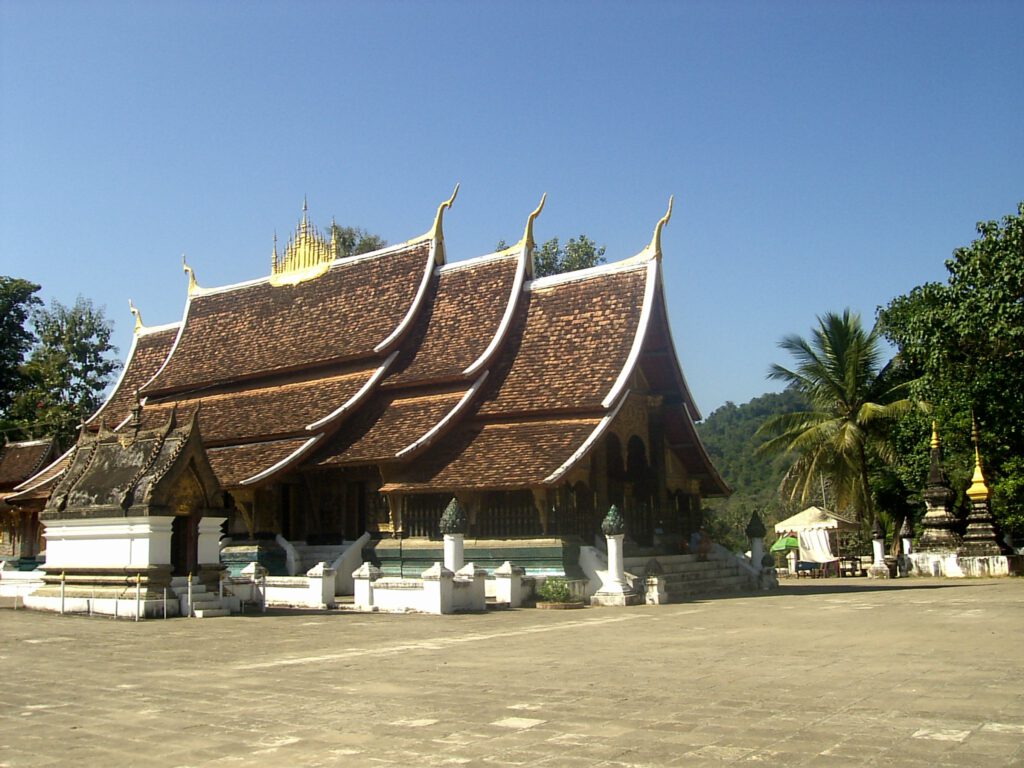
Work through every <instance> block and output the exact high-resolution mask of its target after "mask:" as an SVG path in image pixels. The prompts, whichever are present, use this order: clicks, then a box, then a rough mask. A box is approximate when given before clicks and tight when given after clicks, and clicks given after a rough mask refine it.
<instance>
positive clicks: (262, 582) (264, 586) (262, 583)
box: [260, 571, 267, 613]
mask: <svg viewBox="0 0 1024 768" xmlns="http://www.w3.org/2000/svg"><path fill="white" fill-rule="evenodd" d="M260 586H261V587H262V590H261V592H262V595H261V596H262V599H263V612H264V613H266V612H267V572H266V571H263V576H262V578H260Z"/></svg>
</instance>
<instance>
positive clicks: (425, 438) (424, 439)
mask: <svg viewBox="0 0 1024 768" xmlns="http://www.w3.org/2000/svg"><path fill="white" fill-rule="evenodd" d="M489 373H490V371H484V372H483V374H482V375H481V376H480V378H479V379H477V380H476V381H475V382H473V386H471V387H470V388H469V390H468V391H467V392H466V394H464V395H463V396H462V397H461V398H460V399H459V402H457V403H456V404H455V406H454V407H453V408H452V409H451V410H450V411H448V413H446V414H445V415H444V418H442V419H441V420H440V421H439V422H437V424H435V425H434V426H432V427H431V428H430V429H428V430H427V431H426V432H424V433H423V434H422V435H421V436H420V438H419V439H418V440H416V441H415V442H412V443H409V445H407V446H406V447H405V448H403V449H402V450H400V451H399V452H398V453H396V454H395V458H396V459H401V458H405V456H407V455H408V454H410V453H412V452H413V451H415V450H417V449H418V448H422V447H423V446H424V445H427V444H429V443H430V442H431V441H432V440H433V439H434V437H435V436H436V435H437V433H438V432H440V431H441V430H442V429H444V427H445V425H446V424H448V423H449V422H450V421H451V420H452V419H454V418H455V417H456V416H458V415H459V413H461V412H462V410H463V409H465V407H466V406H467V405H468V404H469V402H470V401H471V400H472V399H473V396H474V395H475V394H476V393H477V392H478V391H479V390H480V386H481V385H482V384H483V383H484V380H485V379H486V378H487V375H488V374H489Z"/></svg>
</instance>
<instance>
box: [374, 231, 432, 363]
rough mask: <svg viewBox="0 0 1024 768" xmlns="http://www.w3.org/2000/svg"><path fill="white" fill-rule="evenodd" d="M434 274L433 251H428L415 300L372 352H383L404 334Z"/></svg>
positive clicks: (417, 311) (414, 316) (416, 312)
mask: <svg viewBox="0 0 1024 768" xmlns="http://www.w3.org/2000/svg"><path fill="white" fill-rule="evenodd" d="M433 274H434V250H433V248H431V249H430V252H429V253H428V254H427V267H426V269H424V270H423V278H422V279H421V280H420V287H419V290H418V291H417V292H416V298H415V299H413V301H412V306H410V307H409V311H408V312H406V313H405V317H404V318H402V322H400V323H399V324H398V327H397V328H395V330H393V331H392V332H391V335H390V336H388V337H387V338H386V339H384V341H382V342H381V343H380V344H378V345H377V346H375V347H374V348H373V351H374V352H383V351H384V350H385V349H387V348H388V347H389V346H390V345H391V344H392V343H393V342H394V341H395V339H397V338H398V337H399V336H401V335H402V334H403V333H405V330H406V328H408V327H409V326H410V325H411V324H412V321H413V320H415V319H416V315H417V314H418V313H419V308H420V305H421V304H422V303H423V297H424V296H426V295H427V286H428V285H430V278H431V277H432V276H433Z"/></svg>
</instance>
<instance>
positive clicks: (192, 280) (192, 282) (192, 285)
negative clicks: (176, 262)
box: [181, 253, 199, 296]
mask: <svg viewBox="0 0 1024 768" xmlns="http://www.w3.org/2000/svg"><path fill="white" fill-rule="evenodd" d="M181 270H182V271H183V272H185V273H186V274H187V275H188V295H189V296H191V295H192V294H194V293H195V292H196V291H198V290H199V283H197V282H196V274H195V272H193V271H192V267H190V266H189V265H188V262H187V261H186V260H185V254H184V253H183V254H181Z"/></svg>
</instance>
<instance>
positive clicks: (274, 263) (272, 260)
mask: <svg viewBox="0 0 1024 768" xmlns="http://www.w3.org/2000/svg"><path fill="white" fill-rule="evenodd" d="M275 272H277V230H276V229H275V230H274V251H273V253H272V254H271V255H270V274H274V273H275Z"/></svg>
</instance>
